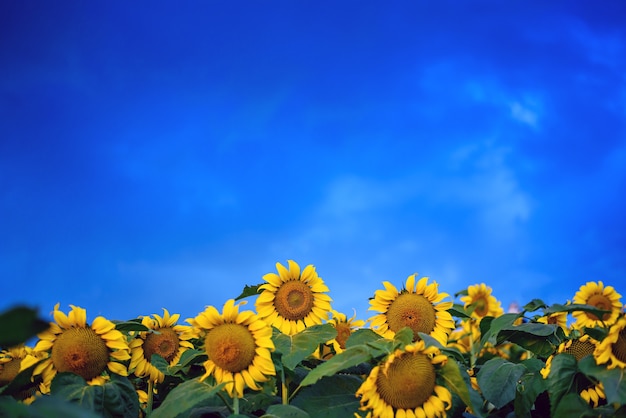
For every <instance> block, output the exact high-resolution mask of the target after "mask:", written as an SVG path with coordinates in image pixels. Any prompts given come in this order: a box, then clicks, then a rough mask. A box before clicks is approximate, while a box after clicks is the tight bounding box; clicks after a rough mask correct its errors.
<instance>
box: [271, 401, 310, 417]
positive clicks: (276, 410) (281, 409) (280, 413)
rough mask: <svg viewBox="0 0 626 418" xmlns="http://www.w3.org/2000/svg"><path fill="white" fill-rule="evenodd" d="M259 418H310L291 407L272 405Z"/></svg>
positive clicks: (298, 409) (303, 412) (301, 411)
mask: <svg viewBox="0 0 626 418" xmlns="http://www.w3.org/2000/svg"><path fill="white" fill-rule="evenodd" d="M261 418H311V416H310V415H309V414H307V413H306V412H305V411H303V410H302V409H300V408H296V407H295V406H292V405H283V404H278V405H272V406H270V407H269V408H267V413H266V414H265V415H263V416H262V417H261Z"/></svg>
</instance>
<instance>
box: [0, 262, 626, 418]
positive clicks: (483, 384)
mask: <svg viewBox="0 0 626 418" xmlns="http://www.w3.org/2000/svg"><path fill="white" fill-rule="evenodd" d="M572 296H573V297H572V300H571V301H564V303H563V304H553V305H547V304H545V303H544V302H543V301H542V300H540V299H534V300H531V301H529V302H528V303H527V304H526V305H524V306H522V307H521V308H520V309H519V312H506V313H505V312H504V310H503V308H502V307H501V303H500V301H498V299H497V298H496V297H495V296H494V295H492V290H491V288H490V287H489V286H487V285H485V284H484V283H480V284H476V285H472V286H469V287H468V288H467V289H463V290H461V291H459V292H458V293H456V294H453V295H452V296H451V295H450V294H448V293H443V292H441V291H440V290H439V287H438V284H437V282H436V281H433V280H431V279H429V278H428V277H421V278H420V277H418V276H416V275H411V276H409V277H408V278H406V279H405V280H404V282H403V283H400V286H398V287H397V286H396V285H394V284H392V283H390V282H382V286H381V288H380V289H378V290H375V291H374V292H373V296H372V297H371V298H370V300H369V304H370V308H369V309H370V310H371V311H372V312H373V314H372V316H371V317H369V318H357V317H356V314H354V315H353V316H348V315H347V314H346V313H342V312H337V311H335V310H334V309H332V302H333V299H332V298H331V293H330V291H329V289H328V287H327V286H326V284H325V283H324V281H323V280H322V278H321V277H319V276H318V274H317V272H316V270H315V267H314V266H313V265H307V266H306V267H304V268H303V269H301V268H300V266H299V265H298V264H297V263H296V262H294V261H293V260H288V262H287V265H282V264H280V263H276V272H272V273H268V274H265V275H264V276H263V281H262V283H260V284H256V285H244V287H243V291H242V293H241V294H240V295H239V296H238V297H236V298H234V299H229V300H227V301H225V302H224V304H223V305H222V306H217V307H216V306H207V307H206V309H205V310H204V311H202V312H199V313H198V314H197V316H195V317H194V318H188V319H185V320H182V321H181V318H180V315H179V314H176V313H170V312H169V311H168V310H167V309H164V310H163V312H159V313H154V314H152V315H149V316H144V317H138V318H134V319H130V320H127V321H111V320H108V319H106V318H104V317H102V316H99V317H96V318H94V319H93V320H91V322H88V320H87V312H86V311H85V309H83V308H81V307H78V306H72V305H70V307H69V310H66V311H64V310H62V309H61V307H60V306H59V305H58V304H57V305H56V306H55V307H54V311H53V313H52V317H53V321H52V322H48V320H44V319H42V318H41V317H39V315H38V313H37V311H36V310H35V309H33V308H30V307H26V306H17V307H12V308H9V309H7V310H5V311H4V312H2V313H0V416H1V417H15V418H16V417H56V416H63V417H65V418H73V417H81V418H84V417H86V418H91V417H129V418H137V417H149V418H173V417H198V418H199V417H224V418H226V417H229V418H241V417H265V418H274V417H288V418H307V417H311V418H318V417H327V418H345V417H372V418H375V417H383V418H405V417H410V418H414V417H417V418H426V417H428V418H432V417H446V416H448V417H568V418H569V417H618V416H626V373H625V368H626V316H625V313H624V305H623V304H622V302H621V295H620V294H619V293H618V292H617V291H616V290H615V288H614V287H612V286H607V285H605V284H604V283H602V282H601V281H598V282H588V283H585V284H583V285H581V286H580V288H579V290H578V291H577V292H576V293H575V294H574V295H572ZM33 340H34V341H35V342H34V343H32V344H31V343H29V342H30V341H33Z"/></svg>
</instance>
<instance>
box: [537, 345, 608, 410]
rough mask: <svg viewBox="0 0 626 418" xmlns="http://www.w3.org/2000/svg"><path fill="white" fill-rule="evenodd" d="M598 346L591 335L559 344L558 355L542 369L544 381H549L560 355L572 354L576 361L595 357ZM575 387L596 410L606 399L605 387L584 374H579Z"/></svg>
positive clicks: (552, 357) (549, 359)
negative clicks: (554, 363) (553, 365)
mask: <svg viewBox="0 0 626 418" xmlns="http://www.w3.org/2000/svg"><path fill="white" fill-rule="evenodd" d="M597 346H598V341H596V340H595V339H593V338H591V337H590V336H589V335H586V334H585V335H582V336H581V337H578V338H571V339H568V340H566V341H563V342H562V343H561V344H559V347H558V348H557V350H556V354H553V355H551V356H550V357H548V359H547V360H546V365H545V366H544V368H543V369H541V371H540V373H541V376H543V378H544V379H547V378H548V376H549V375H550V370H551V368H552V360H553V359H554V356H555V355H558V354H563V353H564V354H570V355H572V356H573V357H574V358H575V359H576V361H579V360H581V359H582V358H583V357H586V356H588V355H594V352H595V351H596V348H597ZM572 384H575V387H577V388H578V392H579V394H580V396H582V398H583V399H585V400H586V401H587V402H588V403H589V404H592V405H593V407H594V408H595V407H596V406H598V403H599V401H600V400H601V399H605V395H604V387H603V386H602V384H601V383H598V384H596V383H594V382H591V381H590V380H589V379H587V378H586V377H585V376H583V375H582V374H577V375H576V377H575V379H574V382H573V383H572Z"/></svg>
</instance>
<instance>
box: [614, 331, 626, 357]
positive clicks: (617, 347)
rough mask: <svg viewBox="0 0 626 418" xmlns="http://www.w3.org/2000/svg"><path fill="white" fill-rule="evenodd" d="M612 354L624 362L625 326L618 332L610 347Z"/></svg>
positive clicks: (625, 355) (625, 349)
mask: <svg viewBox="0 0 626 418" xmlns="http://www.w3.org/2000/svg"><path fill="white" fill-rule="evenodd" d="M611 351H613V355H614V356H615V358H617V359H618V360H619V361H621V362H622V363H626V328H624V329H623V330H621V331H620V332H619V335H618V336H617V341H615V342H614V343H613V346H612V347H611Z"/></svg>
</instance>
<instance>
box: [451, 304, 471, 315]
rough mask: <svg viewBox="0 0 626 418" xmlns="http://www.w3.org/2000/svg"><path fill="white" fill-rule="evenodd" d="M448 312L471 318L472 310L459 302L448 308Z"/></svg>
mask: <svg viewBox="0 0 626 418" xmlns="http://www.w3.org/2000/svg"><path fill="white" fill-rule="evenodd" d="M472 310H473V309H472ZM448 312H449V313H450V315H452V316H455V317H457V318H471V312H468V311H467V310H466V309H465V307H464V306H463V305H461V304H459V303H455V304H454V305H452V308H450V309H448Z"/></svg>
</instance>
